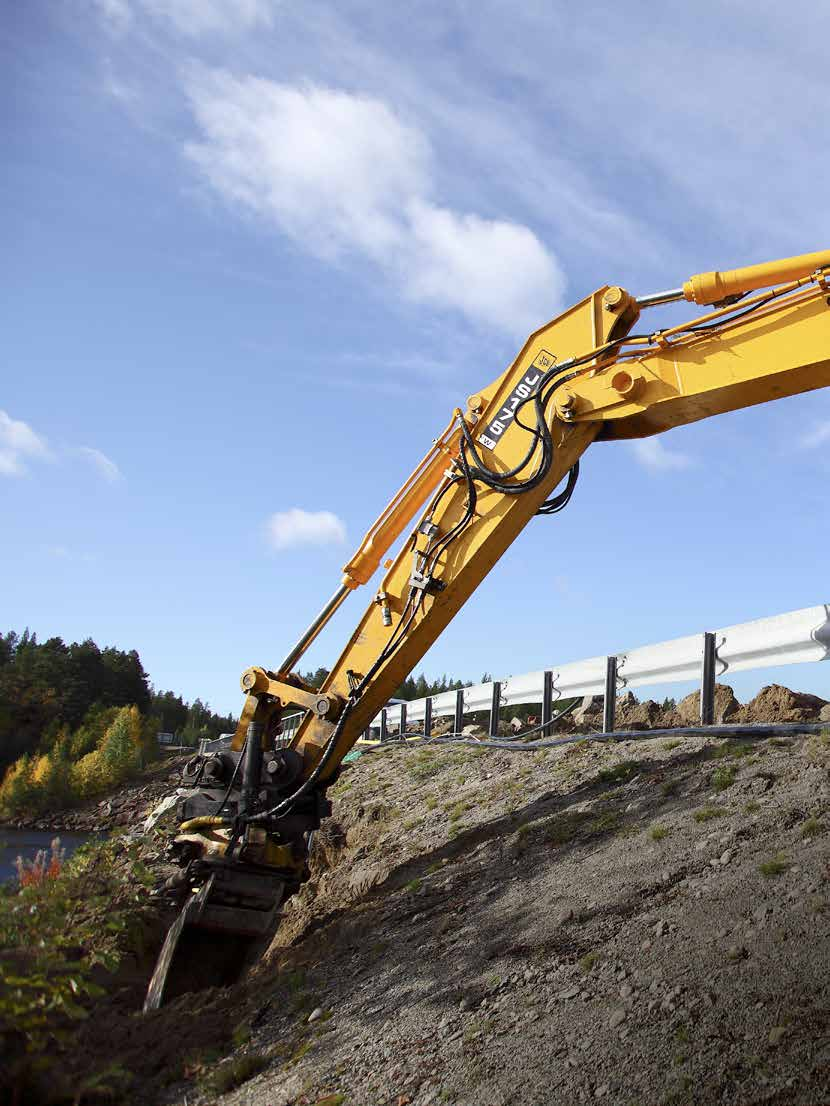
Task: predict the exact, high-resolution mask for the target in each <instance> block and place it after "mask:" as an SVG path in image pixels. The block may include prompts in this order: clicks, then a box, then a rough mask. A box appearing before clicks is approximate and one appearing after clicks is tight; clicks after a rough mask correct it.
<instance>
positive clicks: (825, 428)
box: [799, 422, 830, 449]
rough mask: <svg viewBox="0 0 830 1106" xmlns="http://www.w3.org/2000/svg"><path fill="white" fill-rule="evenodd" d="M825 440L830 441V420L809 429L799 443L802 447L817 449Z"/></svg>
mask: <svg viewBox="0 0 830 1106" xmlns="http://www.w3.org/2000/svg"><path fill="white" fill-rule="evenodd" d="M825 442H830V422H823V423H821V424H820V425H819V426H816V427H814V428H813V429H812V430H810V431H808V432H807V433H806V434H804V435H803V436H802V438H801V441H800V443H799V444H800V445H801V448H802V449H816V448H817V447H818V446H820V445H824V443H825Z"/></svg>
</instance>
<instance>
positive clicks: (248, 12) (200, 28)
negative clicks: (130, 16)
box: [139, 0, 277, 35]
mask: <svg viewBox="0 0 830 1106" xmlns="http://www.w3.org/2000/svg"><path fill="white" fill-rule="evenodd" d="M139 2H140V3H142V4H143V6H144V7H145V8H146V10H147V11H148V12H149V14H150V15H152V16H154V17H155V18H156V19H159V20H165V21H166V22H168V23H170V24H171V25H172V26H173V27H174V28H175V30H177V31H179V32H180V33H181V34H185V35H203V34H215V33H221V32H228V31H252V30H256V29H257V28H263V27H271V26H272V25H273V22H274V9H275V8H276V6H277V5H276V4H275V3H274V2H273V0H139Z"/></svg>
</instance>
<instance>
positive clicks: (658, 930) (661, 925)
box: [654, 918, 669, 937]
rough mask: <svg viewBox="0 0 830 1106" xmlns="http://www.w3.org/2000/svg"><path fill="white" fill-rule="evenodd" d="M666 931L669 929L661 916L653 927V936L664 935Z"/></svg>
mask: <svg viewBox="0 0 830 1106" xmlns="http://www.w3.org/2000/svg"><path fill="white" fill-rule="evenodd" d="M668 931H669V926H668V922H666V921H665V920H664V919H663V918H661V919H660V921H659V922H658V923H657V924H656V925H655V927H654V936H655V937H665V935H666V934H667V933H668Z"/></svg>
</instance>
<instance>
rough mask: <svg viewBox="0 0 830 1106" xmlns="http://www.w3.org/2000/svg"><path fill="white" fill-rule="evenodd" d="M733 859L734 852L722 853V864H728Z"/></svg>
mask: <svg viewBox="0 0 830 1106" xmlns="http://www.w3.org/2000/svg"><path fill="white" fill-rule="evenodd" d="M731 859H732V850H731V849H727V850H726V852H724V853H721V858H720V862H721V864H728V863H729V861H730V860H731Z"/></svg>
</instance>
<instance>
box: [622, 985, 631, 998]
mask: <svg viewBox="0 0 830 1106" xmlns="http://www.w3.org/2000/svg"><path fill="white" fill-rule="evenodd" d="M633 994H634V988H633V987H632V986H631V984H630V983H623V985H622V987H620V998H622V999H626V998H631V996H632V995H633Z"/></svg>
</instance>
